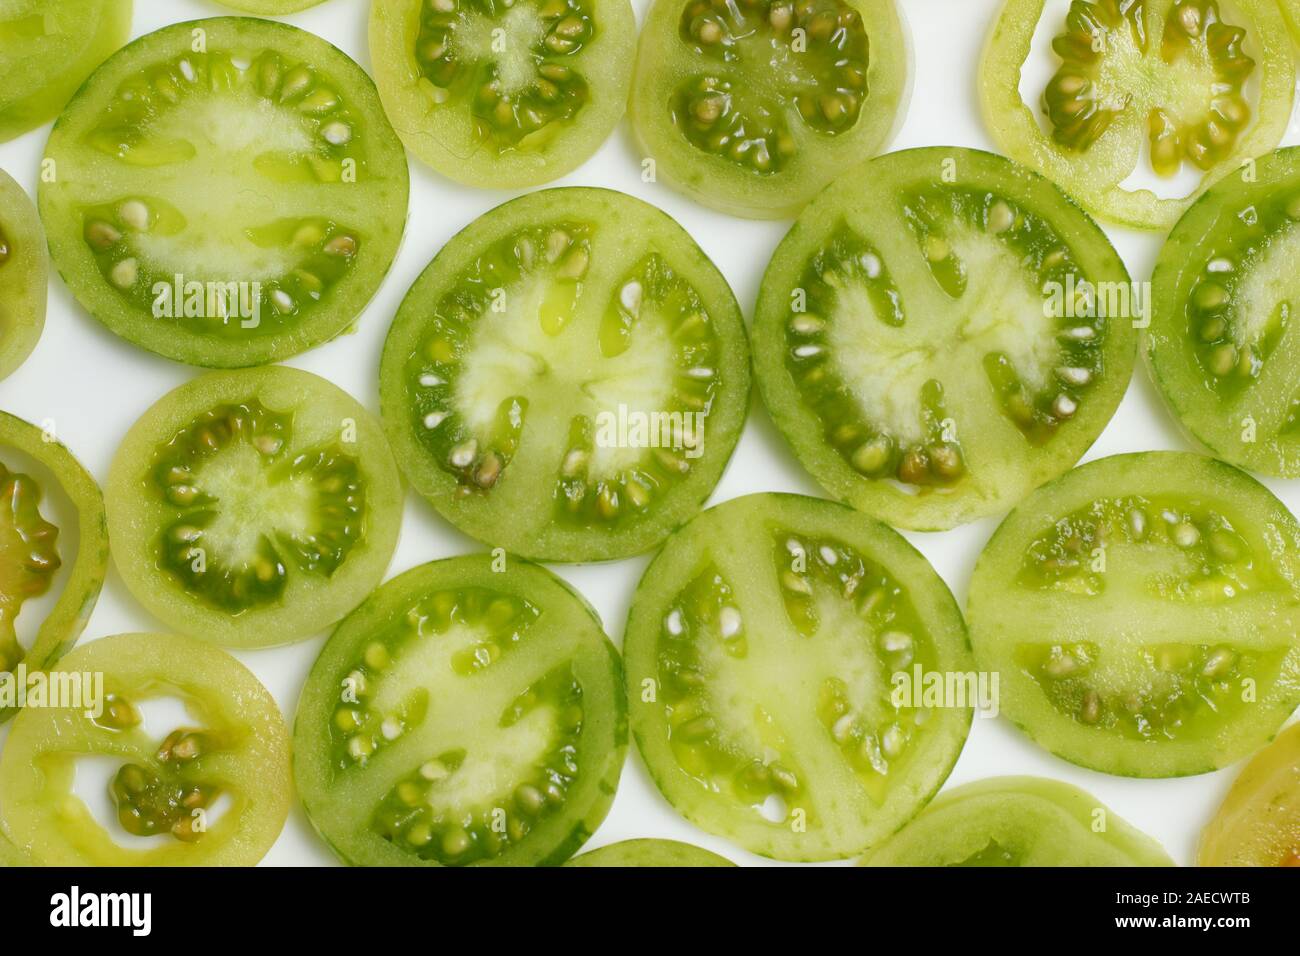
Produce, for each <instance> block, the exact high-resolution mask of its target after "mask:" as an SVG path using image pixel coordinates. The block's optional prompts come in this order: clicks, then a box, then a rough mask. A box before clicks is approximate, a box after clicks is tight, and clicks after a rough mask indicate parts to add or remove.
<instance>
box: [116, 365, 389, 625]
mask: <svg viewBox="0 0 1300 956" xmlns="http://www.w3.org/2000/svg"><path fill="white" fill-rule="evenodd" d="M401 514H402V486H401V477H400V475H399V474H398V471H397V465H396V463H395V462H394V461H393V457H392V453H391V452H390V451H389V449H388V443H387V442H386V441H385V440H384V436H383V432H382V430H381V428H380V426H379V423H378V422H377V421H375V420H374V419H373V418H372V417H371V416H370V414H369V413H368V412H367V411H366V410H365V409H364V408H362V407H361V406H360V405H359V404H357V402H356V401H355V400H354V399H353V398H352V397H351V396H349V395H348V394H347V393H346V392H344V391H342V390H341V389H339V388H336V387H335V386H333V385H331V384H330V383H329V382H327V381H325V380H324V379H322V378H317V377H316V376H315V375H311V374H310V373H307V372H302V371H298V370H297V369H291V368H284V367H282V366H271V367H269V368H261V369H247V370H244V371H236V372H212V373H209V374H207V375H203V376H200V377H199V378H197V379H195V380H193V381H192V382H190V383H188V384H186V385H182V386H181V387H180V388H178V389H176V390H175V391H173V392H171V393H169V394H168V395H166V396H164V397H163V398H162V399H161V400H159V401H158V403H157V404H155V405H154V406H153V407H152V408H151V409H149V411H147V412H145V414H144V416H143V417H142V418H141V419H140V420H139V421H138V422H136V423H135V425H134V426H133V427H132V428H131V431H130V432H128V433H127V436H126V438H125V439H124V440H123V441H122V444H121V446H120V447H119V448H118V451H117V456H116V457H115V458H114V460H113V466H112V469H111V471H110V472H109V484H108V521H109V527H110V529H111V531H112V537H113V556H114V560H115V562H116V564H117V568H118V570H119V571H121V573H122V577H123V579H124V580H125V581H126V584H127V587H128V588H130V590H131V592H132V593H133V594H134V595H135V596H136V598H137V599H138V600H139V601H140V603H141V604H143V605H144V606H145V607H146V608H147V609H148V610H149V611H151V612H152V613H153V614H155V615H156V616H157V617H158V618H159V620H161V621H164V622H165V623H166V624H167V625H168V626H169V627H173V628H176V629H177V630H179V631H181V632H183V633H186V634H190V635H192V636H194V637H201V638H204V639H207V640H212V641H215V642H217V643H218V644H226V645H230V646H238V647H265V646H268V645H272V644H283V643H285V642H286V641H293V640H297V639H299V638H302V637H306V636H307V635H309V634H312V633H313V632H315V631H319V630H321V629H322V628H326V627H329V626H331V625H333V624H335V623H337V622H338V621H339V620H340V619H341V618H342V617H343V616H344V615H346V614H347V613H348V612H349V611H351V610H352V609H353V608H354V607H356V606H357V605H358V604H360V603H361V601H362V600H363V599H364V598H365V596H366V595H367V594H368V593H369V592H370V591H371V589H373V588H374V587H375V586H376V585H377V584H378V583H379V582H380V580H381V579H382V578H383V576H384V572H385V571H386V570H387V568H388V561H389V558H391V557H392V554H393V549H394V547H396V544H397V534H398V527H399V525H400V523H401Z"/></svg>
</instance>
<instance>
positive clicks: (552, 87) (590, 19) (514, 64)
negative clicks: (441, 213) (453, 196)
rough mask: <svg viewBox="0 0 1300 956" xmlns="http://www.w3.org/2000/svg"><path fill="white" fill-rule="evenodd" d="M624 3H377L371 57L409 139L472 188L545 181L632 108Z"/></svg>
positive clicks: (632, 23) (630, 31) (583, 156)
mask: <svg viewBox="0 0 1300 956" xmlns="http://www.w3.org/2000/svg"><path fill="white" fill-rule="evenodd" d="M635 43H636V19H635V17H634V15H633V13H632V5H631V4H630V3H629V2H628V0H373V3H372V4H371V7H370V58H371V61H372V62H373V64H374V71H375V81H376V82H377V83H378V84H379V93H380V95H381V96H382V97H383V99H384V107H385V109H387V110H388V115H389V117H390V118H391V119H392V120H393V125H394V126H396V127H397V132H398V135H400V136H401V137H402V139H403V141H404V142H405V143H406V145H407V147H408V148H409V149H410V150H411V152H413V153H414V154H415V155H416V156H417V157H419V158H420V159H421V160H422V161H424V162H425V163H428V164H429V165H430V166H432V167H433V168H434V169H436V170H437V171H438V172H440V173H441V174H442V175H444V176H446V177H448V178H449V179H453V180H455V181H456V182H460V183H465V184H466V185H469V186H481V187H486V188H491V189H514V188H519V187H524V186H539V185H541V184H542V183H547V182H550V181H551V180H553V179H558V178H559V177H560V176H563V175H564V174H565V173H568V172H572V171H573V170H574V169H576V168H578V166H580V165H581V164H582V163H584V162H586V161H587V160H588V159H589V158H590V157H591V155H592V154H593V153H594V152H595V151H596V150H597V148H599V146H600V144H601V143H603V142H604V141H605V140H606V139H607V138H608V137H609V134H610V133H611V132H613V130H614V127H615V126H616V125H617V124H618V121H619V120H620V119H622V117H623V112H624V109H625V108H626V105H627V93H628V86H629V84H630V82H631V79H632V61H633V55H634V52H635Z"/></svg>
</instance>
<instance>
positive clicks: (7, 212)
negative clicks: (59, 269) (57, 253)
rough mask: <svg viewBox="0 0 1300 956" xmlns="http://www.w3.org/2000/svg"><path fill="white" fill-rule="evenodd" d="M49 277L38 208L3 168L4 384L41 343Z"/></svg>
mask: <svg viewBox="0 0 1300 956" xmlns="http://www.w3.org/2000/svg"><path fill="white" fill-rule="evenodd" d="M49 272H50V264H49V253H48V252H47V251H46V246H45V230H44V229H42V228H41V220H40V218H39V217H38V216H37V215H36V207H35V206H34V205H32V201H31V200H30V199H29V198H28V197H27V193H26V192H24V191H23V187H21V186H19V185H18V184H17V183H16V182H14V181H13V179H12V178H10V176H9V174H8V173H6V172H5V171H4V170H2V169H0V379H3V378H5V377H6V376H7V375H9V373H11V372H12V371H14V370H15V369H16V368H18V366H20V365H22V364H23V362H25V361H26V360H27V356H29V355H31V354H32V349H34V348H36V343H37V342H38V341H39V340H40V337H41V331H42V330H43V329H44V328H45V301H46V297H47V295H48V291H49Z"/></svg>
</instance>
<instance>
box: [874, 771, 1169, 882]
mask: <svg viewBox="0 0 1300 956" xmlns="http://www.w3.org/2000/svg"><path fill="white" fill-rule="evenodd" d="M1099 824H1100V825H1099ZM862 865H863V866H1173V865H1174V862H1173V860H1171V859H1170V858H1169V855H1168V854H1167V853H1165V851H1164V849H1163V848H1161V846H1160V844H1159V843H1157V842H1156V841H1155V840H1153V839H1151V838H1150V837H1149V836H1147V835H1145V834H1144V833H1141V832H1139V831H1138V830H1135V829H1134V828H1133V827H1132V826H1130V825H1129V824H1127V823H1125V822H1124V821H1123V820H1121V819H1120V818H1119V817H1117V816H1116V815H1115V814H1113V813H1112V812H1111V811H1110V810H1109V809H1107V808H1106V807H1104V806H1102V805H1101V804H1100V803H1099V802H1098V801H1097V799H1096V798H1095V797H1093V796H1091V795H1090V794H1087V793H1085V792H1084V791H1082V790H1079V789H1078V788H1077V787H1071V786H1070V785H1068V784H1064V783H1060V782H1059V781H1056V780H1046V779H1044V778H1041V777H994V778H992V779H990V780H980V781H979V782H977V783H968V784H966V785H965V786H961V787H957V788H956V789H954V790H949V791H946V792H944V793H942V794H940V795H939V797H938V798H937V799H936V800H935V801H934V803H932V804H930V805H929V806H928V807H926V808H925V809H924V810H922V811H921V813H920V815H919V816H918V817H917V818H916V819H915V820H913V821H912V822H911V823H909V824H908V825H907V826H905V827H903V829H902V830H901V831H900V832H898V833H897V834H895V835H894V836H892V837H890V838H889V839H888V840H886V841H885V842H884V843H882V844H881V845H880V846H878V847H876V848H875V849H874V850H872V851H871V852H870V853H869V854H867V855H866V856H865V857H864V858H863V860H862Z"/></svg>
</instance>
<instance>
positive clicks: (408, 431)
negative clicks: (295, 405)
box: [380, 189, 749, 561]
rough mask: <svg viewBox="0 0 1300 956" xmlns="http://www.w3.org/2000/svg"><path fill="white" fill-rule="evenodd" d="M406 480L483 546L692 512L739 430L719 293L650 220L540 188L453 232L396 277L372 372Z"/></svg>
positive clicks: (586, 536)
mask: <svg viewBox="0 0 1300 956" xmlns="http://www.w3.org/2000/svg"><path fill="white" fill-rule="evenodd" d="M380 396H381V399H382V410H383V417H384V424H385V427H386V428H387V430H388V435H389V439H390V440H391V441H392V443H393V449H394V451H395V452H396V454H397V459H398V461H399V462H400V463H401V465H402V468H403V470H404V471H405V472H406V475H407V477H408V478H409V479H410V480H411V483H412V484H413V485H414V486H415V487H416V489H418V490H419V492H420V493H421V494H423V495H424V496H425V497H426V498H428V499H429V500H430V501H431V502H432V503H433V505H434V507H436V508H437V509H438V511H439V512H441V513H442V515H443V516H444V517H445V518H447V520H449V521H451V522H452V523H453V524H455V525H456V526H457V527H459V528H460V529H461V530H462V531H464V532H466V533H467V534H470V535H472V536H473V537H475V538H478V539H479V540H480V541H484V542H486V543H487V544H489V545H491V546H493V547H504V548H505V549H507V550H509V551H513V552H515V553H517V554H521V555H523V556H525V557H529V558H534V559H538V560H548V561H598V560H605V559H610V558H622V557H627V556H628V555H632V554H638V553H640V552H642V551H646V550H647V549H649V548H652V547H654V546H655V545H656V544H658V543H659V542H661V541H662V540H663V539H664V537H666V536H667V535H668V533H669V532H670V531H672V529H673V528H675V527H677V526H678V525H680V524H681V523H682V522H683V521H685V520H687V519H688V518H690V517H691V516H692V515H693V514H695V512H696V511H697V510H698V509H699V508H700V506H701V504H702V503H703V502H704V500H705V499H706V498H707V497H708V496H709V493H710V492H711V491H712V490H713V486H714V485H715V484H716V483H717V481H718V478H719V477H720V476H721V474H722V471H723V468H724V467H725V466H726V463H727V460H728V459H729V458H730V456H731V452H732V450H733V448H734V447H735V444H736V441H737V439H738V438H739V437H740V429H741V426H742V425H743V423H744V418H745V413H746V411H747V410H748V404H749V350H748V346H747V344H746V340H745V329H744V322H743V319H742V318H741V313H740V308H739V307H738V306H737V304H736V300H735V297H734V296H733V295H732V293H731V289H730V288H729V287H728V285H727V281H726V279H724V278H723V277H722V275H721V273H719V272H718V270H717V269H716V268H715V267H714V265H713V263H712V262H710V261H709V259H708V258H707V257H706V256H705V255H704V253H703V252H702V251H701V250H700V248H699V247H698V246H696V245H695V243H694V242H693V241H692V240H691V237H690V236H688V235H687V234H686V232H685V231H684V230H683V229H682V228H681V227H680V226H679V225H677V223H676V222H674V221H673V220H672V219H670V218H669V217H668V216H666V215H665V214H664V213H662V212H660V211H659V210H658V209H655V208H654V207H653V206H649V205H647V204H646V203H643V202H641V201H639V200H636V199H633V198H631V197H630V196H625V195H623V194H622V193H617V192H613V191H611V190H604V189H549V190H545V191H543V192H539V193H533V194H532V195H529V196H525V197H523V198H521V199H516V200H514V201H512V202H509V203H506V204H505V205H503V206H500V207H498V208H497V209H494V210H493V211H492V212H489V213H488V214H487V215H485V216H482V217H480V218H479V219H478V220H476V221H475V222H474V223H473V224H471V225H470V226H469V227H468V228H467V229H465V230H464V231H463V232H461V233H460V234H459V235H457V236H456V237H455V238H454V239H452V241H451V242H450V243H448V244H447V245H446V246H445V247H444V248H443V250H442V251H441V252H440V253H438V256H437V257H436V258H435V259H434V260H433V262H432V263H431V264H430V265H429V267H428V268H427V269H426V270H425V271H424V274H423V275H421V276H420V278H419V279H418V280H417V281H416V283H415V285H414V286H412V287H411V291H410V292H409V293H408V294H407V296H406V300H405V301H404V302H403V303H402V307H401V309H400V310H399V311H398V313H397V318H396V319H395V320H394V322H393V327H392V330H391V331H390V332H389V334H388V342H387V344H386V345H385V347H384V358H383V368H382V370H381V373H380Z"/></svg>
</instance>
